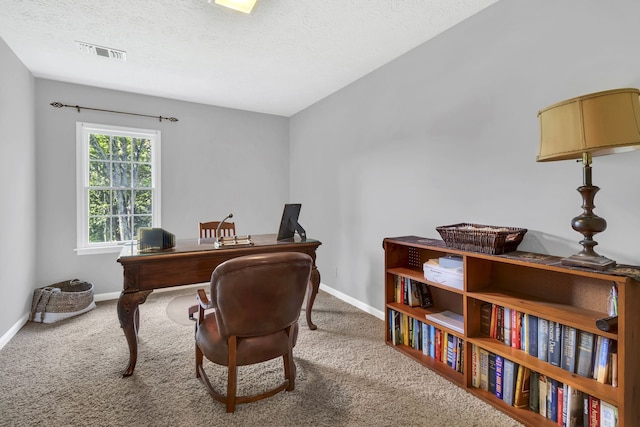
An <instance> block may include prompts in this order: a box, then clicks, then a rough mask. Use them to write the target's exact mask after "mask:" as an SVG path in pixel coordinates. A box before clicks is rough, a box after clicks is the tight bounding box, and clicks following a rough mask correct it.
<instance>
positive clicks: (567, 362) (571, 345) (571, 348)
mask: <svg viewBox="0 0 640 427" xmlns="http://www.w3.org/2000/svg"><path fill="white" fill-rule="evenodd" d="M562 335H563V336H562V357H561V358H562V369H564V370H567V371H569V372H571V373H572V374H573V373H575V371H576V335H577V330H576V328H573V327H571V326H566V325H563V326H562Z"/></svg>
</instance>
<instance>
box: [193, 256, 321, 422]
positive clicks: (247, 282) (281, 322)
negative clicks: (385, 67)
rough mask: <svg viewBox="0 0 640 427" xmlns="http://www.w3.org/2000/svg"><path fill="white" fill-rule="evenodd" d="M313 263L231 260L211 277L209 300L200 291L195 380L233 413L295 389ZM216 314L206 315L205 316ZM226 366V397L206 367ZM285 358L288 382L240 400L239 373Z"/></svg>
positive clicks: (250, 258) (288, 258)
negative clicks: (295, 357) (296, 357)
mask: <svg viewBox="0 0 640 427" xmlns="http://www.w3.org/2000/svg"><path fill="white" fill-rule="evenodd" d="M312 263H313V261H312V260H311V257H310V256H309V255H307V254H303V253H299V252H274V253H269V254H258V255H247V256H242V257H238V258H232V259H230V260H228V261H225V262H223V263H222V264H220V265H219V266H218V267H216V269H215V270H214V271H213V274H212V275H211V288H210V295H211V298H210V299H209V298H207V295H206V293H205V291H204V290H202V289H199V290H198V294H197V295H198V301H199V304H200V305H199V310H198V321H197V323H196V332H195V341H196V377H197V378H200V380H201V381H202V382H203V383H204V385H205V386H206V387H207V390H208V391H209V394H211V396H212V397H213V398H214V399H215V400H217V401H219V402H222V403H225V404H226V410H227V412H234V411H235V406H236V404H241V403H248V402H255V401H257V400H261V399H264V398H267V397H270V396H273V395H275V394H276V393H279V392H281V391H283V390H287V391H292V390H293V389H294V388H295V378H296V365H295V363H294V361H293V347H294V346H295V345H296V340H297V337H298V317H299V316H300V310H301V308H302V301H303V300H304V295H305V290H306V289H307V284H308V282H309V276H310V274H311V266H312ZM209 309H214V310H213V311H210V312H207V314H205V310H209ZM204 357H206V358H207V359H208V360H210V361H211V362H213V363H215V364H218V365H222V366H227V393H226V395H223V394H221V393H219V392H218V391H216V390H215V389H214V388H213V386H212V385H211V383H210V382H209V379H208V378H207V375H206V373H205V371H204V368H203V365H202V362H203V360H204ZM277 357H282V360H283V362H284V382H282V383H281V384H279V385H277V386H276V387H274V388H272V389H270V390H267V391H265V392H263V393H259V394H255V395H251V396H248V395H244V396H237V395H236V383H237V367H238V366H244V365H252V364H257V363H262V362H266V361H268V360H271V359H275V358H277Z"/></svg>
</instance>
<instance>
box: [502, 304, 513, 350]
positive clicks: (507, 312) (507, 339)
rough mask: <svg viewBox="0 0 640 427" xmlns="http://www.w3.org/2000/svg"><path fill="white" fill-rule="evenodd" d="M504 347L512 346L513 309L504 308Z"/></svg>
mask: <svg viewBox="0 0 640 427" xmlns="http://www.w3.org/2000/svg"><path fill="white" fill-rule="evenodd" d="M503 331H504V332H503V338H504V345H508V346H510V345H511V309H510V308H508V307H504V327H503Z"/></svg>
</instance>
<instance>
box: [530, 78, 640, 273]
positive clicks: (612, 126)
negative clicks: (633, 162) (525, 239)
mask: <svg viewBox="0 0 640 427" xmlns="http://www.w3.org/2000/svg"><path fill="white" fill-rule="evenodd" d="M639 97H640V91H639V90H638V89H616V90H609V91H604V92H597V93H592V94H589V95H584V96H580V97H577V98H572V99H569V100H567V101H562V102H559V103H557V104H553V105H551V106H549V107H547V108H545V109H543V110H541V111H540V112H538V120H539V122H540V152H539V154H538V157H537V159H536V160H537V161H538V162H547V161H554V160H571V159H581V160H582V168H583V172H582V175H583V185H582V186H581V187H578V192H579V193H580V195H581V196H582V209H583V212H582V214H580V215H578V216H577V217H575V218H573V220H572V221H571V226H572V227H573V229H574V230H576V231H577V232H579V233H581V234H582V235H583V236H584V239H583V240H581V241H580V244H581V245H582V247H583V249H582V251H581V252H579V253H577V254H575V255H572V256H570V257H568V258H563V259H562V264H564V265H570V266H578V267H586V268H592V269H596V270H606V269H608V268H610V267H613V266H614V265H615V264H616V262H615V261H613V260H611V259H608V258H606V257H604V256H601V255H598V254H597V253H596V252H595V251H594V250H593V247H594V246H596V245H597V244H598V243H597V242H596V241H594V240H593V235H594V234H596V233H600V232H602V231H604V230H605V229H606V228H607V222H606V221H605V220H604V219H603V218H601V217H599V216H597V215H595V214H594V213H593V208H594V207H595V206H594V204H593V199H594V197H595V194H596V193H597V192H598V190H600V188H599V187H597V186H595V185H593V184H592V183H591V160H592V157H596V156H603V155H607V154H614V153H620V152H624V151H630V150H632V149H636V148H640V102H639Z"/></svg>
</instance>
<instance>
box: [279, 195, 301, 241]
mask: <svg viewBox="0 0 640 427" xmlns="http://www.w3.org/2000/svg"><path fill="white" fill-rule="evenodd" d="M301 207H302V204H301V203H287V204H286V205H284V210H283V211H282V219H281V220H280V229H279V230H278V240H287V239H293V236H294V234H295V233H296V232H298V235H299V236H300V238H301V239H302V240H307V233H306V232H305V231H304V228H302V226H301V225H300V224H299V223H298V217H299V216H300V208H301Z"/></svg>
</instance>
